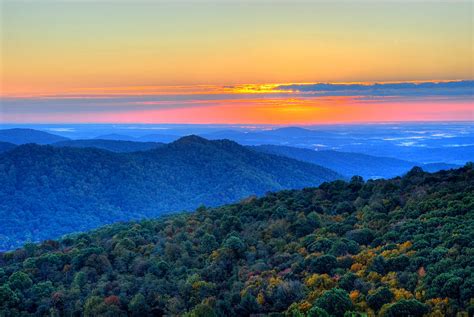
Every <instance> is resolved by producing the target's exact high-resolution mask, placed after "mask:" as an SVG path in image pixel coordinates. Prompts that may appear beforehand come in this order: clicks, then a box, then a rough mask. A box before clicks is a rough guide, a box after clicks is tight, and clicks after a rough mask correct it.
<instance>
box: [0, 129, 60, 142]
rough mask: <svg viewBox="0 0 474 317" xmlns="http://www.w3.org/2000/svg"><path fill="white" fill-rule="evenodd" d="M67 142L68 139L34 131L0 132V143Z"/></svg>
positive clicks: (15, 130)
mask: <svg viewBox="0 0 474 317" xmlns="http://www.w3.org/2000/svg"><path fill="white" fill-rule="evenodd" d="M66 140H69V139H68V138H65V137H62V136H59V135H55V134H51V133H48V132H44V131H39V130H34V129H20V128H14V129H3V130H0V141H2V142H9V143H13V144H26V143H36V144H51V143H56V142H60V141H66Z"/></svg>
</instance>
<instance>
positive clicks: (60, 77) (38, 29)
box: [0, 0, 474, 124]
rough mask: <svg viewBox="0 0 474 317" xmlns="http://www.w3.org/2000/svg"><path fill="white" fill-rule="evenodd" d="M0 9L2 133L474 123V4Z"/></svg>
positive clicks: (35, 5) (43, 5)
mask: <svg viewBox="0 0 474 317" xmlns="http://www.w3.org/2000/svg"><path fill="white" fill-rule="evenodd" d="M0 1H1V38H0V43H1V46H0V48H1V58H0V72H1V86H0V89H1V100H0V102H1V104H0V122H4V123H7V122H18V123H19V122H143V123H172V122H173V123H271V124H312V123H336V122H373V121H424V120H428V121H432V120H435V121H439V120H441V121H443V120H464V121H465V120H474V106H473V102H474V99H473V91H474V84H473V82H472V81H471V80H473V79H474V76H473V65H474V51H473V40H474V37H473V2H472V1H416V2H414V1H398V2H396V1H370V0H366V1H325V2H323V1H291V2H290V1H276V2H275V1H263V0H262V1H225V0H224V1H220V2H217V1H186V2H184V1H120V0H119V1H110V0H109V1H105V0H104V1H85V0H84V1H66V0H64V1H43V0H37V1H22V0H16V1H13V0H12V1H9V0H0ZM447 81H449V82H452V81H455V82H452V83H450V84H446V82H447ZM394 82H395V83H397V84H394V85H389V84H388V83H394ZM438 82H440V84H433V83H438ZM292 83H300V84H299V85H295V84H292ZM301 83H302V84H303V85H302V84H301ZM315 83H329V85H314V84H315ZM349 83H361V85H348V84H349ZM375 83H379V84H378V85H374V84H375ZM403 83H410V84H403ZM412 83H415V84H412ZM420 83H428V84H420Z"/></svg>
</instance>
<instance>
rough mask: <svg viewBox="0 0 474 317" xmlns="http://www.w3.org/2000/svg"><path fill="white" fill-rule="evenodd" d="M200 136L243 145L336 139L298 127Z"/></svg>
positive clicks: (286, 143) (227, 131)
mask: <svg viewBox="0 0 474 317" xmlns="http://www.w3.org/2000/svg"><path fill="white" fill-rule="evenodd" d="M202 136H203V137H205V138H209V139H212V140H216V139H230V140H233V141H236V142H238V143H240V144H245V145H261V144H278V145H289V144H291V145H297V144H298V143H299V142H304V144H312V143H320V142H323V140H327V139H328V138H329V139H331V138H335V137H336V138H337V135H335V134H334V133H331V132H324V131H318V130H311V129H305V128H300V127H284V128H276V129H269V130H260V131H250V132H240V131H235V130H223V131H216V132H212V133H209V134H203V135H202Z"/></svg>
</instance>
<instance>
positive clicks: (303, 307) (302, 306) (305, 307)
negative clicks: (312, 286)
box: [298, 301, 312, 312]
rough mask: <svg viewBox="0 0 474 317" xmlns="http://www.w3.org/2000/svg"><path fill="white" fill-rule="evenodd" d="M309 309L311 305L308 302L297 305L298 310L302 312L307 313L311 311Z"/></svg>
mask: <svg viewBox="0 0 474 317" xmlns="http://www.w3.org/2000/svg"><path fill="white" fill-rule="evenodd" d="M311 307H312V305H311V304H310V303H309V302H308V301H303V302H302V303H300V304H299V305H298V308H299V310H301V311H302V312H307V311H308V310H310V309H311Z"/></svg>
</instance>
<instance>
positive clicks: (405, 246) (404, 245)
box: [400, 241, 413, 250]
mask: <svg viewBox="0 0 474 317" xmlns="http://www.w3.org/2000/svg"><path fill="white" fill-rule="evenodd" d="M412 246H413V243H411V241H405V242H403V243H402V244H401V245H400V250H406V249H409V248H411V247H412Z"/></svg>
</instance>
